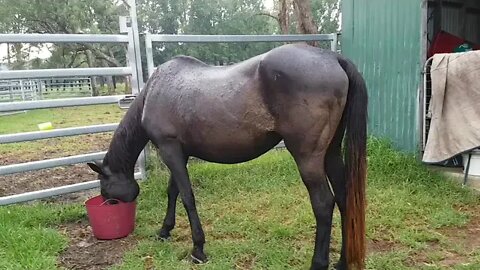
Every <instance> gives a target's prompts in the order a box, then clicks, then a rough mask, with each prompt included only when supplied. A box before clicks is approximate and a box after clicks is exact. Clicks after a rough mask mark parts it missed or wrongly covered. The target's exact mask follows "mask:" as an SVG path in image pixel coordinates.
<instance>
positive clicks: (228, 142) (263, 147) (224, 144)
mask: <svg viewBox="0 0 480 270" xmlns="http://www.w3.org/2000/svg"><path fill="white" fill-rule="evenodd" d="M207 134H209V136H198V137H196V138H195V139H193V140H190V143H188V144H187V145H186V148H187V149H186V150H187V151H188V152H189V154H190V155H191V156H194V157H197V158H200V159H203V160H206V161H210V162H216V163H230V164H231V163H239V162H245V161H248V160H252V159H254V158H256V157H258V156H260V155H262V154H264V153H265V152H267V151H268V150H270V149H272V148H273V147H274V146H275V145H277V144H278V143H279V142H280V141H281V137H280V136H279V135H278V134H276V133H274V132H263V133H256V134H255V133H245V132H244V131H243V132H241V131H238V132H237V133H235V131H233V132H232V130H230V132H229V131H226V132H225V131H224V132H223V133H222V132H221V131H217V132H207Z"/></svg>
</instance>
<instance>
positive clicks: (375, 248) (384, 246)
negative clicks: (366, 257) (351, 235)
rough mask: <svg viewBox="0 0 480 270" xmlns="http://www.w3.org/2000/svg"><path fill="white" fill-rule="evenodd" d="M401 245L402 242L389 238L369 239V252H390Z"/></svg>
mask: <svg viewBox="0 0 480 270" xmlns="http://www.w3.org/2000/svg"><path fill="white" fill-rule="evenodd" d="M399 247H400V244H398V243H395V242H390V241H387V240H369V241H368V242H367V252H368V253H381V252H390V251H393V250H395V249H397V248H399Z"/></svg>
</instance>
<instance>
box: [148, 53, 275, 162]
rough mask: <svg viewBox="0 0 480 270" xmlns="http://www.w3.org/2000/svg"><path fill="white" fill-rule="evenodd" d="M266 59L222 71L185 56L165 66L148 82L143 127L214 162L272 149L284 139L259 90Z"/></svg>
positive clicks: (245, 157) (254, 154) (237, 160)
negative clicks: (171, 139) (172, 139)
mask: <svg viewBox="0 0 480 270" xmlns="http://www.w3.org/2000/svg"><path fill="white" fill-rule="evenodd" d="M261 57H262V56H257V57H254V58H251V59H248V60H246V61H243V62H241V63H238V64H235V65H231V66H220V67H219V66H209V65H206V64H204V63H203V62H201V61H199V60H197V59H195V58H192V57H184V56H182V57H176V58H174V59H172V60H170V61H168V62H166V63H164V64H163V65H161V66H159V67H158V68H157V70H156V71H155V73H154V74H153V75H152V77H151V79H150V80H149V82H148V83H149V84H150V85H149V86H147V88H148V89H147V91H149V93H148V95H147V98H146V102H145V108H144V117H143V118H144V120H143V122H144V125H145V126H146V128H147V129H150V130H152V132H153V130H155V132H161V133H162V134H164V135H163V136H169V137H175V138H177V139H178V140H180V141H181V142H182V144H183V146H184V148H185V151H186V152H188V154H189V155H192V156H197V157H200V158H202V159H206V160H210V161H216V162H224V163H235V162H239V161H245V160H249V159H251V158H253V157H256V156H258V155H260V154H262V153H264V152H266V151H268V150H269V149H270V148H271V147H273V146H274V145H275V144H277V143H278V142H279V141H280V138H279V137H278V136H277V135H275V134H272V132H273V130H274V119H273V117H272V116H271V115H270V113H269V112H268V110H267V108H266V107H265V104H264V102H263V99H262V96H261V93H260V91H259V89H260V88H261V87H262V86H261V82H260V81H259V78H258V71H257V70H258V64H259V62H260V59H261ZM218 149H221V151H218Z"/></svg>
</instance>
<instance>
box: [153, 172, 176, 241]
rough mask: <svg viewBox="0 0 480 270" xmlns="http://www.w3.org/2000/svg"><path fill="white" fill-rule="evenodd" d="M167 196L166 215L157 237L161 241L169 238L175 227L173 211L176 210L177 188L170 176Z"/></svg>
mask: <svg viewBox="0 0 480 270" xmlns="http://www.w3.org/2000/svg"><path fill="white" fill-rule="evenodd" d="M167 196H168V203H167V213H166V214H165V219H164V220H163V225H162V228H161V229H160V231H159V232H158V237H159V238H160V239H161V240H167V239H168V238H169V237H170V232H171V231H172V230H173V228H174V227H175V209H176V208H177V198H178V187H177V183H175V180H174V179H173V177H172V176H170V179H169V180H168V188H167Z"/></svg>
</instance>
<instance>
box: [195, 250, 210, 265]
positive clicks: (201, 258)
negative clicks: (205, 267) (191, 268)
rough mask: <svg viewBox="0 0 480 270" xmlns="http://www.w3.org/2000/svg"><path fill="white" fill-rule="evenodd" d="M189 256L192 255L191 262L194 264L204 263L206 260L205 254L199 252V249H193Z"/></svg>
mask: <svg viewBox="0 0 480 270" xmlns="http://www.w3.org/2000/svg"><path fill="white" fill-rule="evenodd" d="M191 257H192V262H193V263H194V264H204V263H207V262H208V258H207V256H206V255H205V254H204V253H203V252H200V251H196V250H194V251H193V252H192V255H191Z"/></svg>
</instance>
